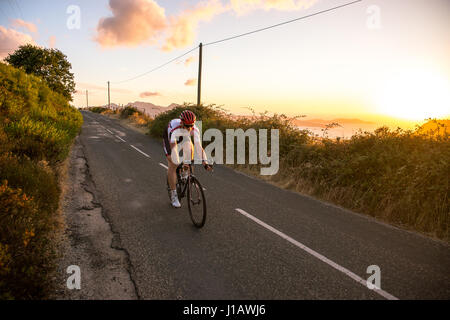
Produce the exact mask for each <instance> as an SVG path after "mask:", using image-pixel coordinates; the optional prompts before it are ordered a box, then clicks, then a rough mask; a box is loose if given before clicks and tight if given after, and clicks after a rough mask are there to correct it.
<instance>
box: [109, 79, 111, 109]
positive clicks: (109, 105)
mask: <svg viewBox="0 0 450 320" xmlns="http://www.w3.org/2000/svg"><path fill="white" fill-rule="evenodd" d="M108 109H111V101H110V100H109V81H108Z"/></svg>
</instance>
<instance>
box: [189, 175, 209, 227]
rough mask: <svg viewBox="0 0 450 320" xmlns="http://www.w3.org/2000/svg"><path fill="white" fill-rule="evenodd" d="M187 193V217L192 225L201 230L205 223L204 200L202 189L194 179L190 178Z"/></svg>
mask: <svg viewBox="0 0 450 320" xmlns="http://www.w3.org/2000/svg"><path fill="white" fill-rule="evenodd" d="M187 192H188V194H187V202H188V208H189V215H190V216H191V220H192V223H193V224H194V226H196V227H197V228H201V227H203V226H204V225H205V221H206V199H205V194H204V192H203V187H202V185H201V184H200V182H199V181H198V180H197V178H196V177H194V176H191V177H190V179H189V184H188V190H187Z"/></svg>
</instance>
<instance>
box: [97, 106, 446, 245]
mask: <svg viewBox="0 0 450 320" xmlns="http://www.w3.org/2000/svg"><path fill="white" fill-rule="evenodd" d="M133 109H134V108H126V109H123V110H119V111H115V113H116V114H120V115H121V117H122V118H129V117H135V118H138V119H140V120H139V121H140V124H139V125H141V126H147V127H148V128H149V129H148V133H149V135H151V136H153V137H156V138H161V137H162V133H163V131H164V129H165V127H166V126H167V123H168V122H169V120H171V119H174V118H177V117H178V116H179V114H180V113H181V111H183V110H185V109H190V110H192V111H193V112H194V113H195V114H196V115H197V117H198V120H202V130H203V131H205V130H208V129H209V128H215V129H219V130H220V131H222V133H223V134H225V130H226V129H238V128H241V129H243V130H244V131H245V130H247V129H249V128H254V129H256V130H258V129H279V130H280V169H279V171H278V173H277V174H276V175H274V176H261V175H260V174H259V173H260V166H259V165H232V166H233V167H234V168H235V169H237V170H240V171H243V172H246V173H248V174H252V175H255V176H257V177H259V178H261V179H264V180H266V181H268V182H271V183H274V184H276V185H278V186H280V187H282V188H285V189H289V190H293V191H297V192H299V193H303V194H307V195H310V196H313V197H316V198H318V199H321V200H325V201H328V202H332V203H334V204H337V205H339V206H342V207H345V208H348V209H351V210H354V211H356V212H360V213H364V214H367V215H370V216H372V217H375V218H377V219H379V220H382V221H385V222H388V223H391V224H394V225H397V226H400V227H402V228H405V229H410V230H415V231H419V232H422V233H425V234H427V235H429V236H432V237H435V238H439V239H442V240H444V241H447V242H448V241H450V234H449V224H450V205H449V190H450V188H449V179H448V177H449V176H450V165H449V164H450V141H449V136H450V126H449V120H435V119H434V120H433V119H430V121H428V122H427V123H426V124H425V125H423V126H421V127H417V128H416V129H415V130H402V129H400V128H398V129H396V130H392V129H389V128H388V127H380V128H378V129H377V130H375V131H374V132H362V131H360V132H358V133H356V134H354V135H353V136H352V137H351V138H350V139H332V138H329V137H328V135H327V130H328V129H329V128H332V127H334V126H337V125H339V124H337V123H332V124H330V125H329V126H327V128H325V129H324V132H323V135H322V137H318V136H317V135H314V134H313V133H312V132H310V131H308V130H299V129H298V128H296V127H295V126H294V125H292V123H293V122H292V120H293V119H292V118H288V117H286V116H284V115H277V114H275V115H270V116H269V115H268V114H267V113H265V114H259V115H256V114H255V113H254V114H253V116H250V117H236V116H233V115H232V114H230V113H228V112H226V111H225V110H224V109H222V108H220V107H217V106H215V105H208V106H197V105H194V104H184V105H183V106H180V107H177V108H174V109H171V110H169V111H167V112H164V113H161V114H159V115H158V116H157V117H156V118H155V119H150V118H149V117H148V116H145V115H143V114H142V113H140V112H139V111H137V110H136V109H134V110H133ZM91 110H92V109H91ZM92 111H94V110H92ZM94 112H95V111H94ZM97 112H99V113H104V114H107V113H111V112H113V111H111V110H108V109H106V108H103V109H97ZM146 121H147V122H146ZM246 144H247V150H248V141H246ZM206 145H207V142H204V146H206ZM268 149H269V150H270V142H269V146H268Z"/></svg>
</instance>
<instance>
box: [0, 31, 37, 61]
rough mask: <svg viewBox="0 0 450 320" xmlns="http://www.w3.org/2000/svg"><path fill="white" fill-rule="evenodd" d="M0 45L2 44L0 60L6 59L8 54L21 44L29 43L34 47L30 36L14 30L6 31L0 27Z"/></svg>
mask: <svg viewBox="0 0 450 320" xmlns="http://www.w3.org/2000/svg"><path fill="white" fill-rule="evenodd" d="M0 43H1V44H2V48H1V50H0V60H1V59H3V58H5V57H7V56H8V54H9V53H13V52H14V51H15V50H16V49H17V48H18V47H19V46H21V45H23V44H28V43H29V44H33V45H36V43H35V42H34V41H33V38H32V37H31V36H30V35H28V34H25V33H22V32H19V31H16V30H14V29H6V28H5V27H3V26H0Z"/></svg>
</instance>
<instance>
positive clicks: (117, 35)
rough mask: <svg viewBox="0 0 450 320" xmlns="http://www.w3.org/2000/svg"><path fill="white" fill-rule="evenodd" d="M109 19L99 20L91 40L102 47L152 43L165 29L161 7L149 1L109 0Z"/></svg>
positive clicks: (151, 0) (164, 18)
mask: <svg viewBox="0 0 450 320" xmlns="http://www.w3.org/2000/svg"><path fill="white" fill-rule="evenodd" d="M109 6H110V8H111V11H112V13H113V16H112V17H108V18H102V19H100V21H99V23H98V26H97V33H98V34H97V36H96V37H95V40H96V41H97V42H98V43H99V44H100V45H101V46H102V47H113V46H137V45H140V44H143V43H154V42H155V41H156V39H157V38H158V36H159V34H160V32H161V31H163V30H164V29H165V28H166V17H165V13H164V8H162V7H160V6H159V5H158V4H157V3H156V2H155V1H153V0H109Z"/></svg>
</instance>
